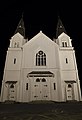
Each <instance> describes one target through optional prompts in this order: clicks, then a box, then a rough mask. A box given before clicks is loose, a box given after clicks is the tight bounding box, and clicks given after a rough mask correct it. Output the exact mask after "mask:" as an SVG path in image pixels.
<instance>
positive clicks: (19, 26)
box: [15, 13, 25, 37]
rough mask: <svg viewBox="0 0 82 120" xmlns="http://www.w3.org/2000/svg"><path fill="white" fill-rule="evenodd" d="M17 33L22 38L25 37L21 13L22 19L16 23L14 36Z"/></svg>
mask: <svg viewBox="0 0 82 120" xmlns="http://www.w3.org/2000/svg"><path fill="white" fill-rule="evenodd" d="M17 32H19V33H20V34H21V35H22V36H24V37H25V26H24V20H23V13H22V17H21V19H20V21H19V23H18V26H17V28H16V31H15V34H16V33H17Z"/></svg>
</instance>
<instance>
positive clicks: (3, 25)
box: [0, 0, 82, 86]
mask: <svg viewBox="0 0 82 120" xmlns="http://www.w3.org/2000/svg"><path fill="white" fill-rule="evenodd" d="M0 2H1V1H0ZM81 11H82V7H81V3H79V2H76V1H74V2H73V3H71V2H67V1H66V2H60V1H58V0H57V1H54V2H49V1H47V2H46V3H45V1H42V0H41V1H40V0H38V2H32V1H31V0H30V1H27V2H26V1H25V0H23V1H22V0H21V1H20V2H19V1H17V0H8V1H7V0H6V1H5V0H3V1H2V2H1V3H0V84H1V80H2V76H3V69H4V64H5V57H6V51H7V48H8V46H9V39H10V38H11V37H12V36H13V34H14V32H15V30H16V27H17V25H18V23H19V21H20V19H21V16H22V13H23V17H24V22H25V29H26V37H28V39H30V38H32V37H33V36H35V35H36V34H37V33H38V32H39V31H40V30H42V31H43V33H44V34H46V35H47V36H48V37H50V38H51V39H52V38H53V37H55V34H56V25H57V18H58V16H60V19H61V20H62V23H63V25H64V27H65V29H66V31H67V33H68V35H69V36H70V38H71V39H72V44H73V47H74V49H75V51H76V52H75V54H76V60H77V67H78V73H79V78H80V81H81V86H82V74H81V66H82V62H81V59H82V57H81V51H82V47H81V39H82V38H81V36H82V12H81Z"/></svg>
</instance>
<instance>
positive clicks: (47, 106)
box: [0, 102, 82, 120]
mask: <svg viewBox="0 0 82 120" xmlns="http://www.w3.org/2000/svg"><path fill="white" fill-rule="evenodd" d="M0 120H82V102H70V103H55V102H31V103H29V104H28V103H24V104H19V103H14V104H9V103H5V104H2V103H0Z"/></svg>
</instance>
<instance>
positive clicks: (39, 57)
mask: <svg viewBox="0 0 82 120" xmlns="http://www.w3.org/2000/svg"><path fill="white" fill-rule="evenodd" d="M36 66H46V54H45V53H44V52H43V51H41V50H40V51H39V52H38V53H37V54H36Z"/></svg>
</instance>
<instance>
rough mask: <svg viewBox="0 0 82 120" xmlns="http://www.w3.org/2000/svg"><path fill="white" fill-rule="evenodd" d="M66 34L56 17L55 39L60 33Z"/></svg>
mask: <svg viewBox="0 0 82 120" xmlns="http://www.w3.org/2000/svg"><path fill="white" fill-rule="evenodd" d="M62 32H64V33H66V30H65V28H64V26H63V24H62V21H61V19H60V17H59V16H58V22H57V28H56V38H57V37H58V36H59V35H60V34H61V33H62Z"/></svg>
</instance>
